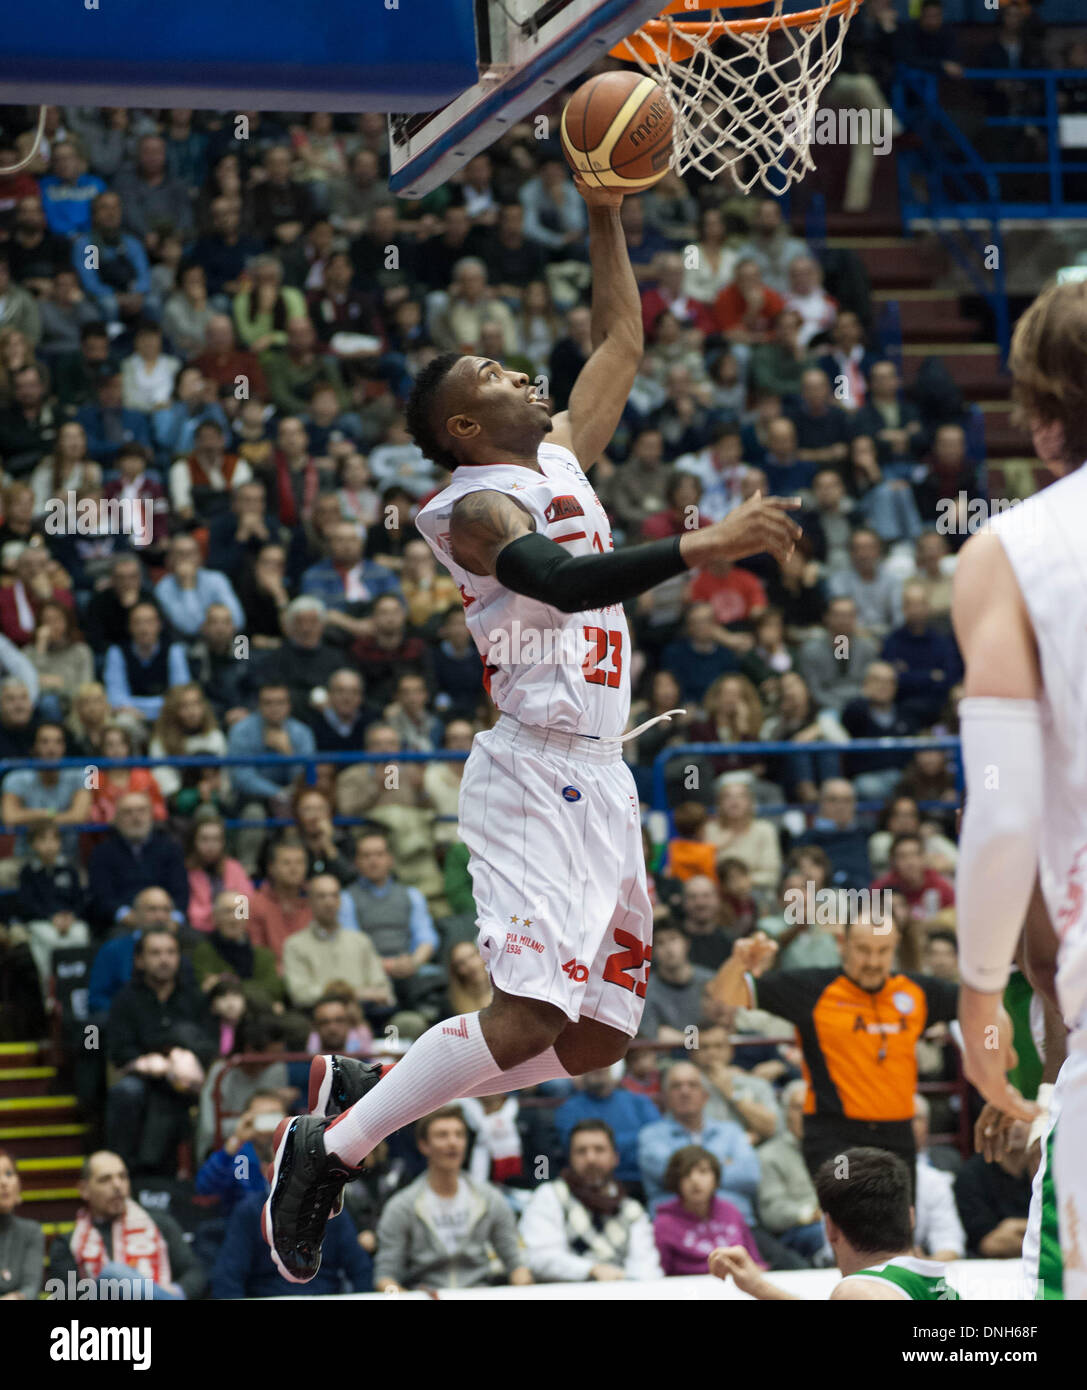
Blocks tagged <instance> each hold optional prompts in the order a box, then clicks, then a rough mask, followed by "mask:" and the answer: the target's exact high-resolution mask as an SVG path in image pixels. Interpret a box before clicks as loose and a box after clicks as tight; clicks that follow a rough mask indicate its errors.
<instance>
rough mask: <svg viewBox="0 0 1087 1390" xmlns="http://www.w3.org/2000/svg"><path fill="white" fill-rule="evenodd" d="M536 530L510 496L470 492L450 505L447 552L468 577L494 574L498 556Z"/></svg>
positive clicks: (530, 518)
mask: <svg viewBox="0 0 1087 1390" xmlns="http://www.w3.org/2000/svg"><path fill="white" fill-rule="evenodd" d="M535 529H536V523H535V521H534V520H533V519H532V517H531V516H530V515H529V513H528V512H526V511H525V509H524V507H522V506H520V505H519V504H518V503H517V502H515V501H514V500H513V498H512V497H507V496H506V495H505V494H504V493H501V492H470V493H468V495H467V496H466V497H462V498H460V500H459V501H458V502H456V503H455V504H454V506H453V514H452V516H451V517H450V518H449V545H450V550H451V552H452V555H453V559H454V560H456V562H457V564H458V565H460V567H461V569H466V570H467V571H468V573H469V574H494V572H495V566H496V565H497V563H498V557H499V555H500V554H501V552H502V551H503V549H504V548H505V547H506V546H507V545H509V543H510V541H515V540H517V538H518V537H519V536H527V535H529V534H530V533H531V532H533V531H535Z"/></svg>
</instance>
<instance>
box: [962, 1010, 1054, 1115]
mask: <svg viewBox="0 0 1087 1390" xmlns="http://www.w3.org/2000/svg"><path fill="white" fill-rule="evenodd" d="M959 1024H960V1025H961V1027H962V1050H963V1058H962V1061H963V1071H964V1072H965V1073H966V1079H967V1081H969V1082H970V1083H971V1084H972V1085H973V1086H976V1087H977V1089H978V1090H979V1091H980V1092H981V1094H982V1096H983V1097H984V1098H985V1099H986V1100H987V1101H989V1102H990V1103H991V1104H992V1105H994V1106H996V1108H997V1109H998V1110H1001V1111H1003V1113H1004V1114H1005V1115H1010V1116H1011V1117H1012V1118H1013V1119H1016V1120H1026V1121H1027V1123H1028V1124H1029V1123H1030V1121H1031V1120H1033V1119H1034V1117H1035V1116H1036V1115H1038V1114H1039V1113H1040V1111H1039V1107H1038V1106H1037V1105H1035V1104H1034V1103H1033V1102H1032V1101H1029V1100H1024V1099H1023V1097H1022V1095H1020V1093H1019V1092H1018V1091H1017V1090H1016V1088H1015V1087H1014V1086H1013V1085H1012V1084H1011V1082H1010V1081H1009V1080H1008V1072H1009V1071H1011V1069H1012V1068H1013V1067H1014V1066H1015V1065H1016V1061H1017V1058H1016V1055H1015V1049H1014V1048H1013V1047H1012V1025H1011V1019H1010V1018H1009V1017H1008V1015H1007V1012H1006V1011H1005V1009H1004V1002H1003V996H1002V995H999V994H982V993H981V991H980V990H976V989H971V988H970V986H969V985H961V986H960V988H959Z"/></svg>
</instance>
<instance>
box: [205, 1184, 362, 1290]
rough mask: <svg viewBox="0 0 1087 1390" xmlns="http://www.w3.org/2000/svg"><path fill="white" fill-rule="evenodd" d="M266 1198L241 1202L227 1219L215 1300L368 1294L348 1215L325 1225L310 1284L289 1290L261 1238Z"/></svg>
mask: <svg viewBox="0 0 1087 1390" xmlns="http://www.w3.org/2000/svg"><path fill="white" fill-rule="evenodd" d="M263 1206H264V1196H263V1195H262V1194H258V1193H255V1192H251V1193H249V1194H248V1195H247V1196H245V1197H243V1198H242V1199H241V1201H240V1202H238V1204H237V1205H236V1206H235V1208H234V1210H233V1211H232V1212H231V1214H230V1219H229V1221H228V1222H227V1224H226V1235H225V1236H224V1237H223V1243H222V1245H221V1246H220V1248H219V1256H218V1258H217V1259H216V1261H215V1268H214V1269H213V1270H212V1274H211V1294H212V1297H213V1298H286V1297H291V1298H298V1297H299V1296H303V1297H304V1296H309V1297H311V1298H315V1297H316V1298H319V1297H322V1296H326V1297H327V1295H329V1294H339V1293H345V1292H346V1293H370V1292H371V1291H372V1289H373V1286H374V1285H373V1263H372V1261H371V1259H370V1256H369V1255H368V1254H367V1253H366V1252H365V1251H364V1250H363V1249H362V1247H361V1246H360V1245H359V1241H358V1232H357V1231H356V1230H355V1227H354V1224H353V1223H352V1221H351V1218H350V1217H349V1216H347V1215H346V1214H343V1215H341V1216H340V1217H339V1218H338V1219H337V1220H335V1221H330V1222H329V1223H328V1230H327V1231H326V1232H325V1243H324V1246H323V1248H322V1250H321V1268H320V1269H319V1270H318V1272H317V1274H316V1275H314V1277H313V1278H312V1279H311V1280H310V1281H309V1283H308V1284H291V1283H288V1281H287V1280H286V1279H284V1278H283V1276H282V1275H281V1274H280V1273H279V1271H278V1270H277V1269H276V1267H275V1265H273V1264H272V1261H271V1260H270V1259H269V1258H268V1246H267V1245H266V1244H265V1240H264V1236H263V1235H262V1234H261V1225H260V1222H261V1209H262V1208H263Z"/></svg>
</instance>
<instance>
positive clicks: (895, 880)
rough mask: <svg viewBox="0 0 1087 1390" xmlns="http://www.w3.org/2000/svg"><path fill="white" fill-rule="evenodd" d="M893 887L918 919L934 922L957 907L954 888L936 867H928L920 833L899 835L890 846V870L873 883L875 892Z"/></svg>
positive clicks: (916, 919) (893, 890)
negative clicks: (950, 909)
mask: <svg viewBox="0 0 1087 1390" xmlns="http://www.w3.org/2000/svg"><path fill="white" fill-rule="evenodd" d="M882 888H890V889H891V891H892V892H893V893H895V894H896V895H897V894H899V893H900V894H901V895H902V896H903V897H904V898H905V899H906V901H907V903H909V907H910V916H911V917H912V918H913V919H914V921H916V922H931V921H933V920H934V919H936V918H939V917H940V916H941V915H942V914H943V913H946V912H947V910H948V909H949V908H954V906H955V890H954V888H953V887H952V886H951V884H950V883H949V882H948V880H947V879H946V878H944V876H943V874H938V873H937V872H936V870H935V869H927V868H926V867H925V846H924V843H923V841H922V839H921V836H920V835H912V834H906V835H896V836H895V838H894V843H893V844H892V845H891V869H890V872H889V873H886V874H883V875H882V877H880V878H877V879H876V881H875V883H873V884H872V889H873V891H876V890H877V889H882Z"/></svg>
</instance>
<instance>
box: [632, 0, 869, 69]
mask: <svg viewBox="0 0 1087 1390" xmlns="http://www.w3.org/2000/svg"><path fill="white" fill-rule="evenodd" d="M863 3H864V0H830V2H829V3H827V4H823V5H816V6H814V7H813V8H812V9H808V10H800V11H798V12H797V13H796V14H783V15H762V16H756V17H754V18H750V19H702V20H697V19H687V20H681V19H671V18H668V16H671V15H675V14H689V13H690V11H691V9H692V8H693V5H692V4H690V3H689V0H671V3H670V4H668V5H666V6H665V7H664V9H663V10H661V11H660V14H659V16H658V18H656V19H650V20H647V21H646V22H645V23H644V24H643V25H642V26H641V28H640V29H638V31H637V32H636V33H634V34H631V35H630V36H629V37H628V38H626V39H621V40H620V41H619V43H617V44H616V45H615V47H614V48H613V49H612V50H611V56H612V57H613V58H618V59H619V60H620V61H621V62H627V63H629V62H633V61H635V55H637V56H638V57H640V58H641V60H642V61H645V62H653V61H654V60H655V58H656V53H655V52H654V49H657V50H661V51H663V52H665V53H667V54H668V57H669V59H670V60H673V61H676V62H685V61H686V60H687V59H689V58H691V57H692V56H693V54H694V52H695V48H694V43H693V41H694V40H698V39H702V40H707V39H708V40H709V41H711V42H716V40H717V39H720V38H724V37H725V35H727V34H762V33H771V32H776V31H780V30H782V29H807V28H811V27H812V26H813V25H816V24H818V25H823V24H826V23H827V22H828V20H831V19H833V18H834V17H835V16H836V15H840V14H845V13H846V12H847V11H849V12H850V13H851V14H852V12H853V11H855V10H857V9H859V8H860V6H861V5H862V4H863ZM756 4H765V5H770V4H773V0H716V4H712V3H711V4H706V5H705V6H704V7H703V8H705V9H707V10H739V9H751V7H752V6H753V5H756Z"/></svg>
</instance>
